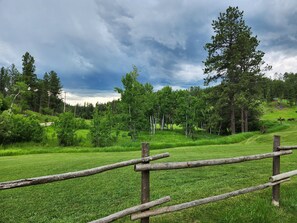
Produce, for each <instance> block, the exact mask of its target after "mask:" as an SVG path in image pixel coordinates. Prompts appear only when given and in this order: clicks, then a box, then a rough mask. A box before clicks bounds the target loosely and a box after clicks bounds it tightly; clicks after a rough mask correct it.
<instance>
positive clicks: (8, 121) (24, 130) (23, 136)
mask: <svg viewBox="0 0 297 223" xmlns="http://www.w3.org/2000/svg"><path fill="white" fill-rule="evenodd" d="M0 123H1V124H0V144H10V143H15V142H30V141H33V142H40V141H41V140H42V139H43V135H44V131H43V128H42V127H41V126H40V124H39V121H38V120H37V118H36V117H34V116H29V117H25V116H23V115H19V114H12V113H9V112H8V111H4V112H3V113H2V114H1V115H0Z"/></svg>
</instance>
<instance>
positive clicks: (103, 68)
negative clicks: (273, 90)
mask: <svg viewBox="0 0 297 223" xmlns="http://www.w3.org/2000/svg"><path fill="white" fill-rule="evenodd" d="M228 6H238V7H239V9H240V10H241V11H244V19H245V21H246V24H247V25H248V26H249V27H251V30H252V32H253V34H254V35H256V36H257V38H258V40H260V45H259V49H260V50H262V51H264V52H265V56H264V60H265V62H266V63H268V64H269V65H271V66H272V70H271V71H269V72H268V73H267V74H266V75H268V76H272V77H273V75H274V74H275V73H285V72H294V73H297V67H296V66H297V1H296V0H285V1H281V0H257V1H248V0H238V1H236V0H222V1H218V0H158V1H157V0H149V1H140V0H112V1H111V0H51V1H48V0H26V1H22V0H0V30H1V35H0V67H2V66H4V67H7V66H10V65H11V64H15V65H16V66H17V68H18V69H19V70H20V71H21V64H22V55H24V54H25V52H27V51H28V52H29V53H30V54H31V55H32V56H33V57H34V58H35V66H36V74H37V75H38V77H39V78H42V77H43V75H44V73H45V72H49V71H51V70H54V71H56V72H57V73H58V76H59V77H60V79H61V83H62V85H63V90H64V91H65V92H67V93H66V102H67V103H69V104H73V105H74V104H76V103H80V104H83V103H84V102H89V103H96V102H99V103H105V102H107V101H110V100H113V99H117V98H119V95H118V94H117V93H115V92H114V87H122V84H121V78H122V76H123V75H125V74H126V73H128V72H130V71H132V69H133V68H132V67H133V65H135V66H137V68H138V70H139V73H140V76H139V81H140V82H142V83H145V82H149V83H151V84H152V85H153V86H154V89H155V90H159V89H161V88H162V87H163V86H166V85H169V86H172V88H173V89H186V88H189V87H190V86H202V85H203V78H205V77H206V76H205V75H204V74H203V62H202V61H204V60H205V59H206V55H207V52H206V51H205V50H204V45H205V44H206V43H208V42H210V41H211V36H212V35H213V29H212V26H211V23H212V21H213V20H215V19H217V18H218V16H219V13H220V12H224V11H225V10H226V9H227V8H228ZM63 97H64V94H63Z"/></svg>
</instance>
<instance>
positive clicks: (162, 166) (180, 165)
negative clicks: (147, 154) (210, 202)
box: [134, 150, 292, 171]
mask: <svg viewBox="0 0 297 223" xmlns="http://www.w3.org/2000/svg"><path fill="white" fill-rule="evenodd" d="M289 154H292V150H286V151H280V152H272V153H265V154H257V155H251V156H240V157H234V158H226V159H212V160H199V161H189V162H171V163H154V164H137V165H135V168H134V169H135V171H147V170H172V169H185V168H194V167H203V166H214V165H223V164H233V163H241V162H246V161H253V160H261V159H267V158H271V157H275V156H282V155H289Z"/></svg>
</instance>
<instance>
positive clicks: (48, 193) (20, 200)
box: [0, 125, 297, 223]
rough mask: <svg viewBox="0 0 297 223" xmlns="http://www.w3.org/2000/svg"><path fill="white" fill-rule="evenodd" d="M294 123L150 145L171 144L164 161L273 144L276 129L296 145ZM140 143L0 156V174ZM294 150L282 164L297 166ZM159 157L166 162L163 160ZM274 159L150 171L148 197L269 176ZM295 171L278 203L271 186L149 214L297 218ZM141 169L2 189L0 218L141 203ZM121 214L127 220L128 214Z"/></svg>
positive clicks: (55, 169)
mask: <svg viewBox="0 0 297 223" xmlns="http://www.w3.org/2000/svg"><path fill="white" fill-rule="evenodd" d="M296 131H297V127H296V126H294V125H292V126H291V127H290V128H288V129H286V130H282V131H281V132H278V133H268V134H263V135H260V134H258V135H254V136H252V137H251V138H249V139H247V140H245V141H243V142H241V143H237V144H229V145H209V146H196V147H180V148H172V149H166V150H153V151H152V154H157V153H161V152H165V151H168V152H170V155H171V157H170V158H167V159H166V161H189V160H201V159H210V158H222V157H235V156H241V155H248V154H259V153H265V152H270V151H271V150H272V138H273V135H274V134H279V135H281V137H282V138H281V139H282V144H283V145H296V144H297V139H296ZM139 156H140V151H130V152H120V153H119V152H93V153H50V154H30V155H22V156H5V157H0V179H1V181H8V180H15V179H20V178H29V177H36V176H42V175H49V174H57V173H63V172H68V171H77V170H82V169H86V168H91V167H96V166H101V165H104V164H109V163H113V162H118V161H122V160H127V159H131V158H137V157H139ZM296 159H297V154H296V152H295V154H293V155H290V156H284V157H282V159H281V169H282V171H289V170H294V169H297V163H296ZM158 162H165V160H160V161H158ZM270 175H271V159H266V160H260V161H251V162H246V163H240V164H233V165H224V166H213V167H203V168H196V169H186V170H172V171H159V172H152V173H151V198H152V199H157V198H160V197H163V196H166V195H170V196H171V198H172V201H171V202H170V203H169V204H170V205H171V204H178V203H181V202H187V201H191V200H195V199H199V198H204V197H208V196H212V195H217V194H220V193H225V192H230V191H233V190H236V189H241V188H244V187H249V186H254V185H258V184H262V183H265V182H268V178H269V176H270ZM296 185H297V177H296V178H292V180H291V181H290V182H288V183H285V184H283V185H282V187H281V207H280V208H275V207H272V205H271V189H266V190H263V191H259V192H255V193H252V194H247V195H242V196H239V197H236V198H231V199H228V200H225V201H219V202H216V203H213V204H207V205H204V206H200V207H194V208H191V209H188V210H185V211H180V212H176V213H173V214H166V215H162V216H159V217H153V218H152V222H168V223H169V222H259V223H260V222H261V223H262V222H288V223H289V222H297V214H296V213H297V190H296ZM139 196H140V174H139V173H136V172H134V171H133V167H126V168H122V169H118V170H113V171H109V172H105V173H102V174H98V175H94V176H90V177H85V178H78V179H72V180H67V181H63V182H55V183H51V184H46V185H38V186H32V187H25V188H17V189H12V190H5V191H0V198H1V199H0V209H1V210H2V211H1V212H0V222H88V221H91V220H95V219H97V218H100V217H103V216H106V215H108V214H111V213H114V212H116V211H120V210H122V209H125V208H128V207H131V206H134V205H136V204H139ZM118 222H130V220H129V218H128V217H126V218H123V219H122V220H119V221H118Z"/></svg>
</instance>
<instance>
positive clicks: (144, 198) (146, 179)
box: [140, 143, 150, 223]
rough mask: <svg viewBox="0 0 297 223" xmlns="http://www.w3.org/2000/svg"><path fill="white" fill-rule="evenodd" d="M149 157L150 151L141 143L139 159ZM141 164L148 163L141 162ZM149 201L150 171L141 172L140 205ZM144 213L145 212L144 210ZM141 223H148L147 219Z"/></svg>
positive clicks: (147, 145) (147, 146) (146, 145)
mask: <svg viewBox="0 0 297 223" xmlns="http://www.w3.org/2000/svg"><path fill="white" fill-rule="evenodd" d="M149 155H150V149H149V144H148V143H142V149H141V157H142V158H144V157H147V156H149ZM143 163H149V161H148V162H143ZM149 201H150V171H149V170H145V171H142V172H141V204H143V203H147V202H149ZM145 211H146V210H145ZM140 222H141V223H149V222H150V219H149V217H146V218H142V219H141V221H140Z"/></svg>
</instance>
